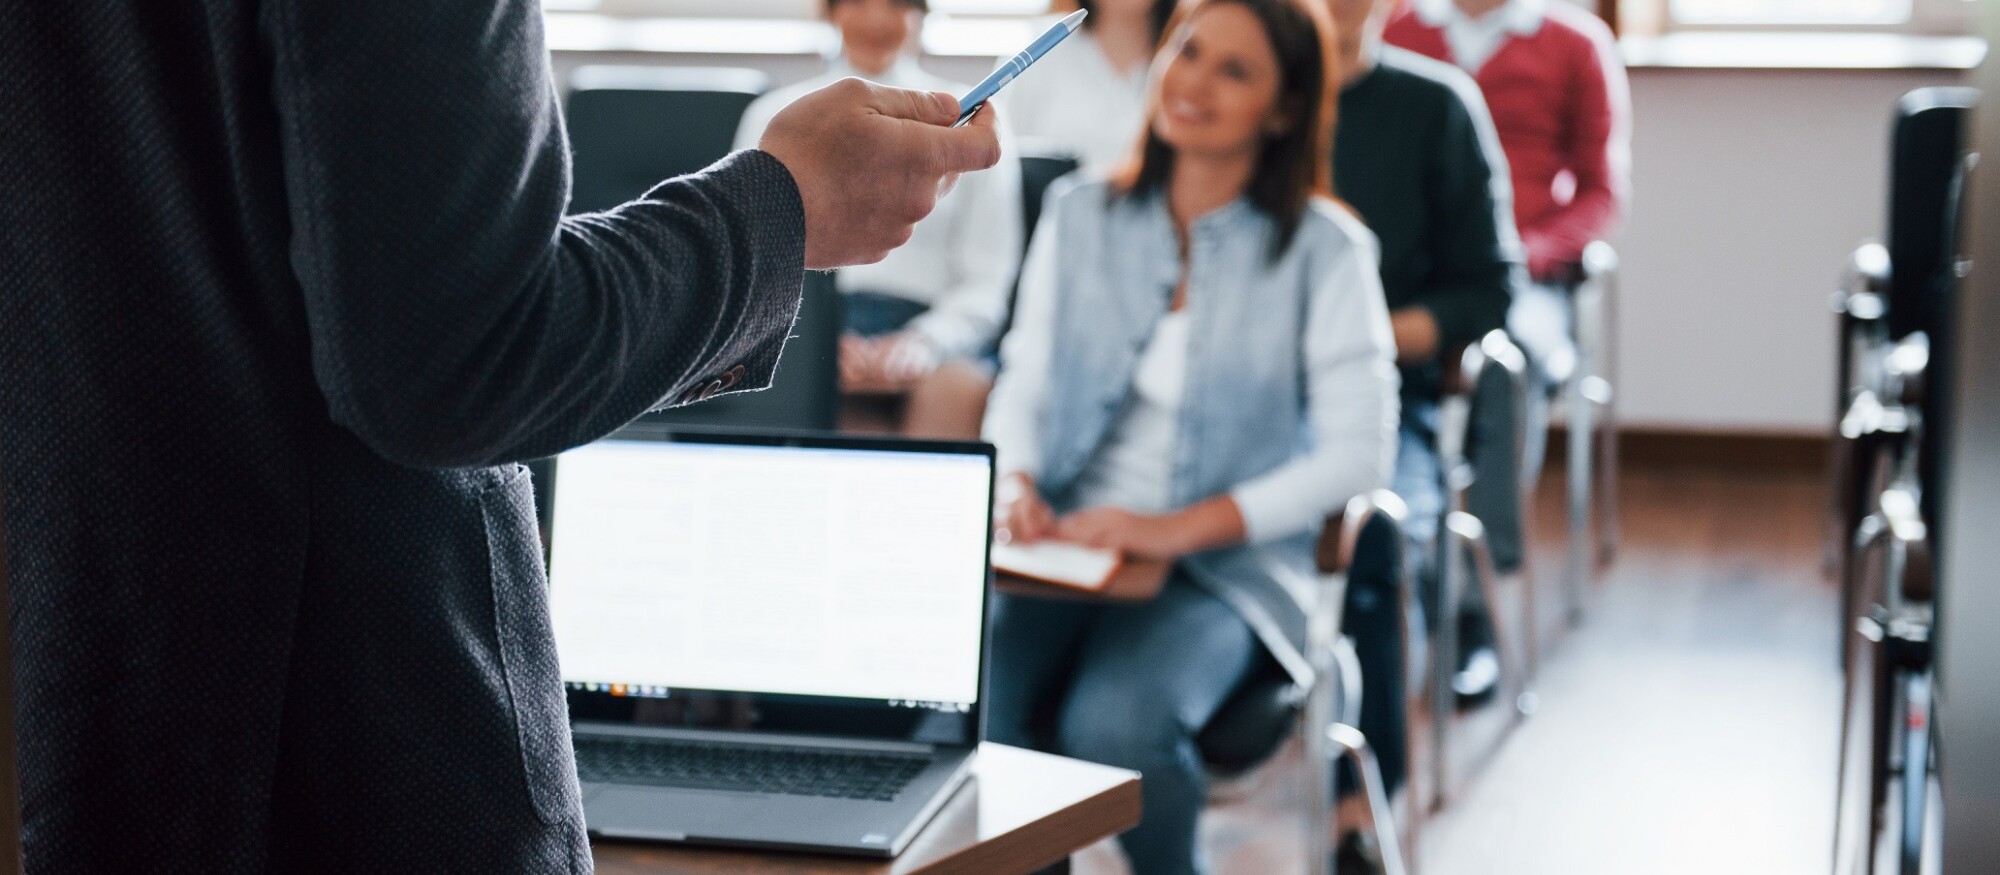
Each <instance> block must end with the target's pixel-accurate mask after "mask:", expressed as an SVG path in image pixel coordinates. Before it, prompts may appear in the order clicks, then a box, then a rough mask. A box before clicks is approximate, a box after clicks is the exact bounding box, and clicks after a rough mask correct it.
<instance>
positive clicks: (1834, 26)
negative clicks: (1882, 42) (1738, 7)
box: [1633, 0, 1978, 36]
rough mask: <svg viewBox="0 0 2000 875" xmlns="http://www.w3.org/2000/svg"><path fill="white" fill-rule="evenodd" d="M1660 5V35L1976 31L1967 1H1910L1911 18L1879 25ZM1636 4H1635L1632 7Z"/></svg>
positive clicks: (1973, 9) (1668, 0) (1661, 0)
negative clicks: (1691, 17)
mask: <svg viewBox="0 0 2000 875" xmlns="http://www.w3.org/2000/svg"><path fill="white" fill-rule="evenodd" d="M1653 2H1656V3H1658V4H1659V6H1658V13H1657V14H1658V20H1659V22H1660V32H1661V33H1783V32H1789V33H1889V34H1903V35H1907V36H1965V35H1968V34H1971V33H1973V32H1974V31H1975V30H1977V25H1978V17H1977V15H1976V13H1977V11H1978V6H1977V4H1975V3H1970V2H1967V0H1910V17H1909V18H1908V19H1906V20H1904V21H1901V22H1896V23H1879V22H1810V23H1802V22H1788V21H1767V22H1755V21H1752V22H1705V21H1683V20H1681V19H1679V18H1678V17H1676V16H1675V14H1674V10H1673V0H1653ZM1633 5H1638V4H1633Z"/></svg>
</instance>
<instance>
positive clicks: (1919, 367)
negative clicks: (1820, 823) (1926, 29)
mask: <svg viewBox="0 0 2000 875" xmlns="http://www.w3.org/2000/svg"><path fill="white" fill-rule="evenodd" d="M1977 98H1978V92H1976V91H1974V90H1972V89H1969V88H1925V89H1919V90H1917V91H1913V92H1910V93H1909V94H1907V95H1905V96H1904V97H1903V99H1902V100H1901V102H1900V103H1899V104H1898V107H1897V113H1896V119H1895V123H1894V127H1893V131H1892V138H1891V144H1892V145H1891V151H1892V158H1891V165H1890V193H1889V194H1890V203H1889V224H1888V234H1887V243H1886V245H1884V244H1872V243H1871V244H1868V245H1864V246H1862V247H1861V248H1860V249H1857V250H1856V251H1855V252H1854V254H1853V256H1852V257H1851V258H1850V260H1849V264H1848V268H1847V273H1846V277H1845V280H1844V281H1843V284H1842V287H1841V289H1840V291H1839V292H1838V293H1837V294H1836V296H1835V299H1834V305H1835V306H1834V309H1835V312H1836V313H1837V315H1838V335H1837V336H1838V340H1837V343H1838V353H1839V369H1840V370H1839V387H1838V391H1839V396H1838V398H1837V404H1838V406H1837V407H1836V422H1835V425H1836V432H1837V436H1836V443H1835V448H1836V450H1835V453H1834V456H1833V469H1832V471H1831V473H1830V477H1829V479H1830V480H1831V483H1832V487H1833V488H1832V490H1831V495H1832V500H1833V508H1832V511H1833V512H1832V514H1830V519H1831V520H1832V521H1833V526H1834V529H1833V533H1832V534H1833V537H1832V538H1830V539H1829V545H1828V546H1829V558H1830V560H1831V561H1832V562H1833V564H1834V566H1835V570H1836V572H1837V576H1838V578H1839V581H1840V590H1841V601H1840V634H1841V649H1840V655H1841V668H1842V675H1843V680H1844V684H1843V686H1844V695H1843V705H1842V710H1841V745H1840V765H1839V779H1838V783H1837V785H1836V787H1837V794H1838V795H1837V802H1836V806H1835V829H1834V872H1835V873H1836V875H1858V873H1888V872H1896V873H1904V875H1916V873H1920V872H1924V871H1930V870H1932V869H1933V868H1934V866H1935V864H1936V862H1937V861H1936V854H1937V838H1938V832H1937V830H1938V828H1939V824H1940V823H1941V821H1940V818H1939V812H1938V802H1939V798H1938V784H1937V772H1936V763H1935V761H1934V750H1935V746H1934V744H1933V737H1932V731H1931V725H1932V720H1931V717H1932V704H1933V693H1932V689H1933V687H1932V684H1933V676H1932V646H1931V633H1932V630H1933V629H1934V628H1936V624H1937V612H1938V611H1939V610H1940V606H1939V604H1938V603H1937V599H1936V591H1937V586H1936V580H1935V576H1934V574H1933V565H1932V558H1931V557H1933V556H1934V555H1936V554H1937V552H1938V550H1939V544H1938V538H1939V534H1940V532H1941V529H1942V527H1941V526H1939V525H1938V521H1939V518H1940V517H1939V511H1940V507H1941V502H1940V501H1939V500H1938V497H1939V495H1940V494H1941V492H1940V486H1941V484H1942V476H1941V475H1942V472H1943V470H1944V468H1945V463H1946V459H1945V457H1944V455H1943V443H1942V440H1941V438H1942V436H1943V434H1944V433H1945V432H1946V430H1947V420H1948V418H1949V416H1950V415H1951V413H1952V411H1951V408H1950V401H1951V391H1950V390H1951V387H1950V386H1948V385H1944V383H1945V382H1946V379H1947V378H1948V375H1949V370H1948V369H1947V368H1944V367H1935V368H1934V367H1932V366H1931V362H1932V361H1933V360H1936V361H1940V362H1948V361H1950V360H1951V358H1950V357H1951V354H1952V352H1953V346H1954V345H1955V343H1956V341H1957V340H1958V338H1957V336H1956V330H1955V326H1954V323H1953V320H1952V317H1951V314H1952V312H1953V302H1954V300H1955V299H1956V296H1957V295H1958V293H1959V285H1960V283H1959V281H1960V278H1961V277H1963V276H1964V270H1963V264H1964V262H1963V260H1962V258H1961V256H1960V251H1959V242H1958V230H1959V228H1960V225H1961V224H1962V222H1963V216H1962V215H1961V208H1962V205H1963V203H1964V200H1963V197H1962V194H1963V191H1964V188H1965V184H1966V177H1967V175H1968V174H1969V173H1970V171H1971V168H1972V166H1973V163H1974V161H1973V158H1974V156H1972V155H1969V154H1968V153H1967V152H1966V148H1965V145H1964V143H1965V133H1966V131H1967V130H1968V124H1967V118H1968V116H1969V113H1970V110H1971V108H1972V106H1973V104H1974V102H1975V101H1976V99H1977Z"/></svg>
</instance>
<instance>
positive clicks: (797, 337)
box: [642, 271, 845, 431]
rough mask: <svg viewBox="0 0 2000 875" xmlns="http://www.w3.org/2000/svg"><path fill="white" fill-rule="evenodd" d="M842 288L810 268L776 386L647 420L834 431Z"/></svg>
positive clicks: (654, 414) (829, 276)
mask: <svg viewBox="0 0 2000 875" xmlns="http://www.w3.org/2000/svg"><path fill="white" fill-rule="evenodd" d="M842 313H843V310H842V301H841V297H840V292H839V290H837V289H835V288H834V285H833V275H832V274H830V273H823V272H820V271H807V272H806V283H805V297H804V298H803V299H802V300H801V301H800V302H799V319H798V321H797V322H796V323H794V324H793V325H792V337H791V340H789V341H787V342H786V343H785V354H784V356H783V357H782V358H781V359H780V360H779V361H778V372H777V374H776V375H774V376H773V377H772V379H771V388H769V389H765V390H764V391H762V392H744V393H740V394H736V395H724V396H722V397H720V398H715V399H712V400H709V401H702V402H699V403H696V404H690V405H687V406H686V407H675V408H672V409H669V410H659V411H655V412H652V413H648V414H646V415H645V416H644V417H642V419H644V421H646V422H662V423H668V424H671V425H678V426H683V427H687V428H732V429H757V430H771V429H779V430H786V431H834V430H835V429H837V428H838V427H839V425H840V332H841V326H842V325H843V324H845V320H844V319H843V317H842Z"/></svg>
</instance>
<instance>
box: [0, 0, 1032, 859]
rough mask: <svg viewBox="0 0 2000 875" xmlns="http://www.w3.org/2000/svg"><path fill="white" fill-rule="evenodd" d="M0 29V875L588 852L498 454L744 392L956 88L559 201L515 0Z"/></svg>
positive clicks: (538, 448)
mask: <svg viewBox="0 0 2000 875" xmlns="http://www.w3.org/2000/svg"><path fill="white" fill-rule="evenodd" d="M8 16H9V20H8V24H7V26H6V27H4V28H0V117H4V118H6V119H7V120H8V132H7V136H5V137H0V178H4V179H5V181H6V188H7V196H6V197H5V198H0V462H4V468H0V494H4V496H5V502H6V504H5V513H4V516H5V517H6V520H7V525H8V529H7V535H8V544H7V547H8V554H7V557H6V559H7V562H8V565H7V574H6V578H7V579H8V581H9V582H11V584H12V587H13V589H12V597H13V605H12V607H13V616H12V620H13V629H14V632H15V636H14V641H13V644H14V654H15V660H16V661H15V672H14V678H15V681H16V686H15V690H16V691H18V694H19V708H18V711H19V720H18V727H19V732H20V736H19V740H20V759H19V765H20V772H19V777H20V784H19V786H20V790H21V808H20V810H21V813H22V815H23V819H24V821H25V823H24V831H23V832H24V836H25V839H26V849H25V857H26V868H27V869H28V870H29V871H33V872H37V873H64V872H88V873H123V872H149V873H154V872H157V873H181V872H189V873H194V872H199V873H228V875H238V873H240V875H255V873H264V872H286V873H299V872H343V873H345V872H493V873H506V872H537V873H543V872H570V873H581V872H588V871H589V870H590V868H591V860H590V855H589V847H588V844H587V842H586V839H585V835H584V826H583V811H582V806H581V804H580V799H579V795H580V794H579V788H578V784H577V776H576V768H575V765H574V762H573V760H572V753H571V749H570V739H569V727H568V723H567V721H566V719H565V717H566V714H565V707H564V699H563V691H562V687H561V684H560V683H559V681H558V672H557V666H556V658H555V652H554V638H553V635H552V633H551V629H550V621H549V613H548V602H547V596H546V588H547V583H546V581H545V580H544V578H543V572H542V561H541V548H540V545H539V543H538V540H537V537H536V532H535V520H534V515H533V509H532V503H533V502H532V485H531V483H530V480H529V477H528V475H527V473H526V471H525V470H524V469H523V468H522V467H521V466H520V465H519V464H517V462H519V461H520V460H524V459H533V458H537V457H541V456H546V455H550V454H552V453H556V452H559V451H561V450H563V449H566V448H568V447H572V446H575V445H578V444H581V443H585V442H588V441H591V440H595V439H597V438H599V437H602V436H603V435H605V434H607V433H609V432H611V431H612V430H614V429H616V428H618V427H619V426H620V425H622V424H624V423H626V422H628V421H630V420H631V419H633V418H634V417H637V416H638V415H640V414H642V413H644V412H646V411H647V410H650V409H653V408H656V407H660V406H666V405H672V404H676V403H686V402H690V401H694V400H699V399H704V398H707V397H710V396H712V395H716V394H718V393H722V392H728V391H739V390H744V389H754V388H760V387H763V386H766V385H768V384H769V381H770V378H771V375H772V373H773V370H774V369H775V367H776V363H777V359H778V354H779V351H780V348H781V347H782V345H783V343H784V339H785V337H786V335H787V334H788V333H789V330H790V328H791V325H792V321H793V316H794V314H795V313H796V312H797V309H798V302H799V296H800V280H801V277H802V275H803V271H804V269H805V268H807V267H835V266H839V265H845V264H852V263H855V262H860V261H871V260H877V259H880V258H881V257H882V255H883V253H885V252H887V251H888V250H889V249H891V248H893V247H895V246H896V245H898V244H900V243H901V242H902V241H903V240H904V239H906V238H907V237H908V235H909V233H910V226H911V225H912V224H913V223H915V222H916V220H917V219H919V218H921V217H922V216H923V215H924V214H925V213H926V212H928V211H929V209H930V207H931V204H932V203H933V201H934V200H935V199H936V197H937V193H938V190H939V187H940V186H941V185H942V184H944V183H945V182H946V181H947V180H948V178H950V177H951V176H953V175H954V174H956V173H957V172H959V171H966V170H972V169H975V168H979V167H987V166H991V165H992V164H993V163H994V162H995V161H997V160H998V159H999V144H998V142H997V140H996V139H995V136H994V133H993V128H992V125H991V122H992V119H991V118H990V117H988V118H986V119H984V120H979V121H975V122H974V123H973V124H971V125H968V126H966V127H961V128H957V129H947V128H946V127H945V126H947V125H950V124H951V123H952V121H953V120H954V119H955V118H956V117H957V108H956V101H955V100H953V99H952V98H951V96H950V95H944V94H932V93H924V92H915V91H901V90H896V89H889V88H883V87H880V86H874V85H869V84H866V83H863V82H860V81H859V80H848V81H845V82H842V83H839V84H836V85H834V86H831V87H829V88H828V89H826V90H825V91H822V92H819V93H818V94H815V95H810V96H808V97H806V98H804V99H802V100H801V101H800V102H799V103H798V104H795V105H794V106H793V107H792V108H791V110H789V111H788V112H787V113H785V114H781V115H780V116H779V117H778V118H777V119H775V120H773V122H772V125H771V127H770V129H769V130H768V131H767V132H766V133H765V135H764V137H763V138H762V139H761V140H760V142H759V144H758V145H759V148H757V149H751V150H745V151H742V152H738V153H736V154H735V155H732V156H730V157H728V158H726V159H724V160H723V161H721V162H719V163H718V164H716V165H715V166H713V167H711V168H709V169H707V170H706V171H703V172H701V173H698V174H694V175H692V176H689V177H684V178H681V179H675V180H669V181H666V182H663V183H661V184H660V185H658V186H656V187H655V188H654V189H653V190H651V191H649V192H647V193H646V194H645V195H643V196H641V197H639V198H638V199H636V200H634V201H632V202H630V203H627V204H624V205H623V206H620V207H617V208H615V209H613V210H610V211H607V212H604V213H597V214H591V215H582V216H571V217H567V218H565V217H564V216H563V214H562V213H563V209H564V204H565V203H566V201H567V200H568V197H569V183H570V177H569V148H568V144H567V143H566V141H565V137H564V136H563V131H562V126H561V117H560V115H559V113H558V111H557V94H556V89H555V87H554V83H552V82H551V81H550V75H549V56H548V50H547V48H546V47H545V46H544V44H543V40H542V15H541V7H540V4H538V3H536V2H533V0H499V2H489V3H453V2H445V0H401V2H393V3H350V2H343V0H282V2H262V0H188V2H180V3H171V4H155V3H131V2H124V0H70V2H63V3H19V4H10V5H9V7H8ZM982 115H983V116H990V113H985V112H982ZM755 534H756V533H745V534H744V535H743V537H755ZM7 754H11V751H0V755H7Z"/></svg>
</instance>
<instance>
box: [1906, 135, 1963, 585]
mask: <svg viewBox="0 0 2000 875" xmlns="http://www.w3.org/2000/svg"><path fill="white" fill-rule="evenodd" d="M1975 163H1976V162H1975V161H1974V160H1973V159H1972V158H1971V157H1970V156H1969V155H1964V154H1961V155H1960V158H1959V171H1958V173H1957V174H1956V175H1955V176H1954V177H1953V179H1952V182H1951V185H1950V186H1949V188H1948V189H1947V191H1946V197H1945V204H1944V212H1945V216H1946V219H1945V223H1944V228H1945V237H1944V241H1943V243H1944V246H1943V248H1944V258H1945V260H1946V264H1945V267H1944V269H1941V270H1939V271H1938V272H1937V277H1936V282H1935V283H1934V284H1933V285H1932V287H1931V289H1930V293H1929V295H1928V299H1929V304H1928V306H1927V307H1926V308H1925V311H1926V313H1927V314H1928V315H1929V317H1930V318H1929V319H1928V320H1927V321H1926V322H1925V324H1924V325H1923V326H1922V328H1923V330H1924V332H1925V333H1926V334H1927V335H1928V336H1929V339H1930V362H1931V364H1930V366H1929V367H1927V368H1925V370H1924V391H1923V397H1922V400H1921V401H1920V402H1919V403H1918V409H1919V410H1920V411H1921V412H1922V416H1923V431H1922V434H1921V435H1920V436H1919V438H1918V449H1917V453H1918V455H1917V481H1918V483H1919V484H1920V487H1921V492H1922V494H1923V500H1922V502H1921V504H1922V510H1923V516H1924V519H1925V520H1928V521H1929V522H1930V547H1931V550H1932V552H1933V553H1934V554H1935V553H1938V552H1940V551H1941V550H1942V549H1943V543H1942V541H1943V539H1944V533H1945V531H1946V529H1947V527H1946V526H1945V525H1944V517H1943V516H1942V514H1943V513H1944V506H1945V501H1944V495H1945V484H1946V482H1948V480H1949V479H1950V477H1951V457H1950V454H1949V451H1948V446H1949V444H1950V435H1951V432H1952V427H1953V420H1954V419H1955V418H1956V416H1957V409H1956V407H1955V404H1956V400H1957V394H1958V385H1957V383H1956V381H1955V375H1956V370H1955V367H1954V363H1955V362H1957V361H1958V348H1959V346H1960V344H1961V343H1962V342H1963V341H1964V338H1963V337H1962V336H1961V331H1962V329H1961V328H1960V327H1959V320H1958V318H1957V316H1956V314H1957V312H1958V301H1959V297H1960V296H1961V295H1962V294H1964V289H1965V282H1964V279H1963V278H1962V277H1960V276H1959V272H1958V268H1957V265H1958V263H1959V261H1960V258H1961V249H1962V243H1961V242H1960V236H1959V231H1960V229H1961V228H1962V227H1963V226H1964V223H1965V213H1964V210H1965V203H1966V200H1967V198H1966V196H1965V195H1966V192H1967V191H1969V190H1970V188H1971V184H1972V179H1971V177H1972V172H1973V166H1974V164H1975Z"/></svg>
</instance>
